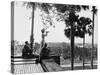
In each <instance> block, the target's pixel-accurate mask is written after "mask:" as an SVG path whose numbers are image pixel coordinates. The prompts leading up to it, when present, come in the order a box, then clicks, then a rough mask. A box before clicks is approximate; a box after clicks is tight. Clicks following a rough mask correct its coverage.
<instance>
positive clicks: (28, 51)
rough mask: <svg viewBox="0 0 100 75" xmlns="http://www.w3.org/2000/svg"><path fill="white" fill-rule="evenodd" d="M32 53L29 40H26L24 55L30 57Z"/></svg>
mask: <svg viewBox="0 0 100 75" xmlns="http://www.w3.org/2000/svg"><path fill="white" fill-rule="evenodd" d="M31 54H32V51H31V48H30V45H29V43H28V41H25V45H24V48H23V51H22V57H28V56H30V55H31Z"/></svg>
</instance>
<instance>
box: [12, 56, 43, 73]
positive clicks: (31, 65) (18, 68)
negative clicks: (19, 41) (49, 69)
mask: <svg viewBox="0 0 100 75" xmlns="http://www.w3.org/2000/svg"><path fill="white" fill-rule="evenodd" d="M34 60H35V59H22V58H20V59H18V58H17V59H14V61H15V62H14V64H12V65H14V74H26V73H39V72H44V70H43V68H42V66H41V64H35V61H34Z"/></svg>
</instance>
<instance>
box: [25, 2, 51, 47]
mask: <svg viewBox="0 0 100 75" xmlns="http://www.w3.org/2000/svg"><path fill="white" fill-rule="evenodd" d="M23 5H25V6H26V7H27V8H31V9H32V26H31V37H30V42H31V49H33V43H34V38H33V37H34V33H33V31H34V11H35V9H36V8H40V9H41V10H42V11H44V12H45V13H46V14H49V10H50V9H51V4H48V3H34V2H24V3H23ZM48 16H49V15H48ZM49 22H50V23H51V21H50V20H49Z"/></svg>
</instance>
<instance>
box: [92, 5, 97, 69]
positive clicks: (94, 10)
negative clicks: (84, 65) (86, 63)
mask: <svg viewBox="0 0 100 75" xmlns="http://www.w3.org/2000/svg"><path fill="white" fill-rule="evenodd" d="M92 12H93V17H92V18H93V22H92V23H93V28H92V51H91V68H92V69H93V56H94V55H93V50H94V19H95V14H96V13H97V9H96V6H92Z"/></svg>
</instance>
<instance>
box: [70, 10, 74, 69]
mask: <svg viewBox="0 0 100 75" xmlns="http://www.w3.org/2000/svg"><path fill="white" fill-rule="evenodd" d="M74 15H75V14H74V11H73V10H71V13H70V14H69V17H70V25H71V70H73V69H74V25H73V24H74V20H73V19H74V17H73V16H74Z"/></svg>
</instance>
